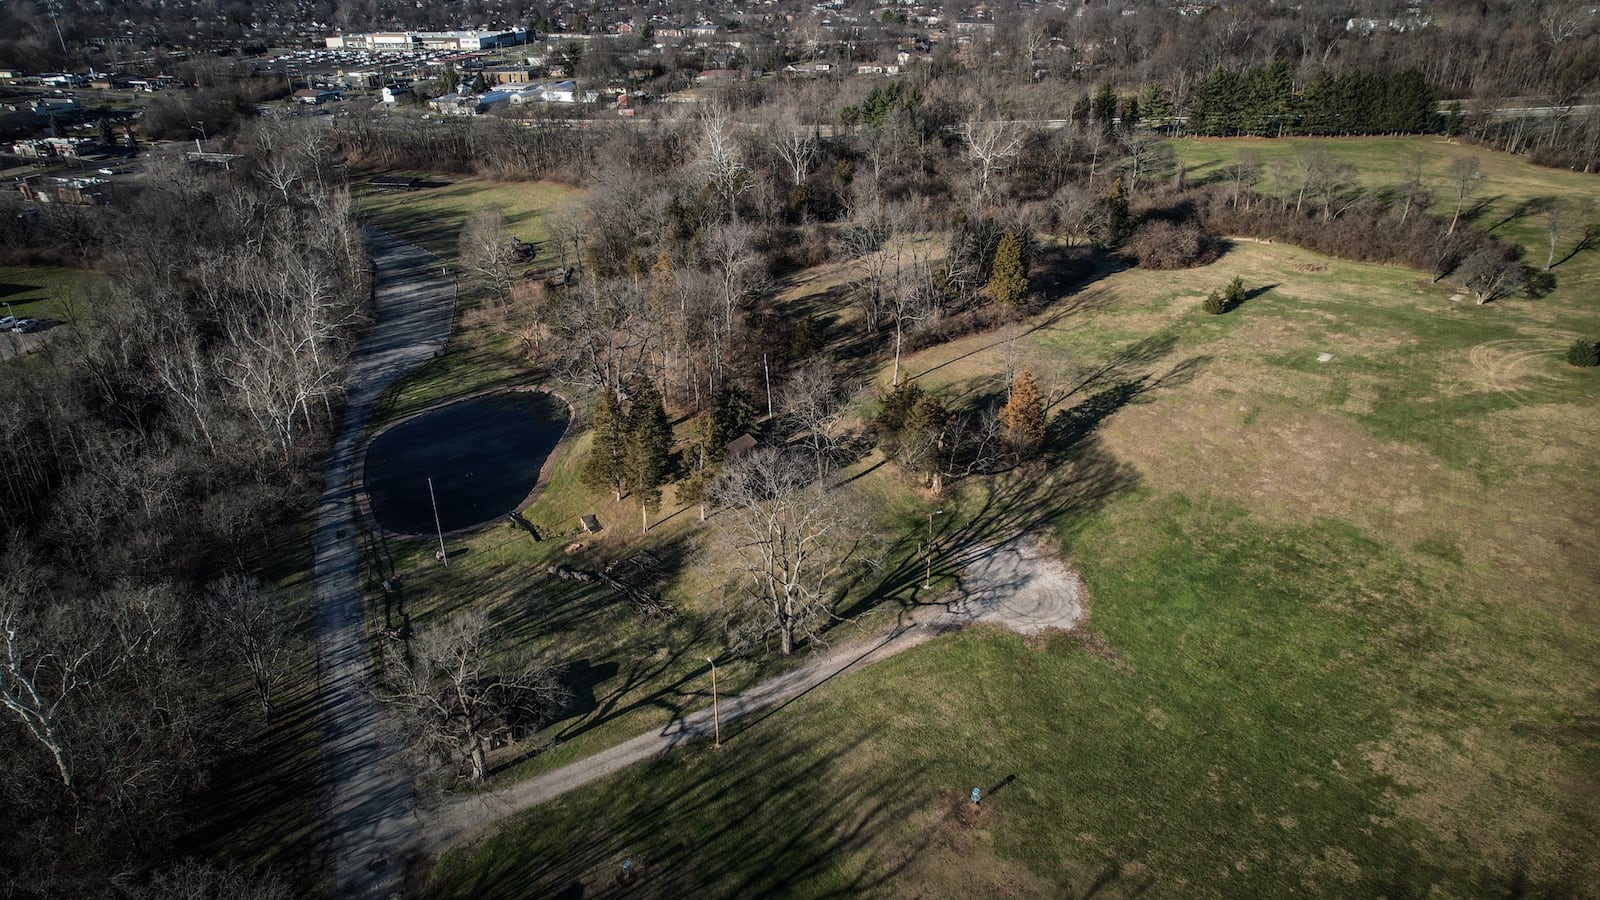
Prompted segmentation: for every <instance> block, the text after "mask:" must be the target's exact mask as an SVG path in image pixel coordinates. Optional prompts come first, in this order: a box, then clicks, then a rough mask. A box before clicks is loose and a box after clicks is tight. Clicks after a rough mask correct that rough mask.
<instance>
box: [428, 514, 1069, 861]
mask: <svg viewBox="0 0 1600 900" xmlns="http://www.w3.org/2000/svg"><path fill="white" fill-rule="evenodd" d="M954 562H955V564H956V565H957V566H958V567H959V571H960V584H959V586H958V587H957V588H956V590H955V591H953V592H952V594H951V596H950V597H949V598H948V599H947V600H946V601H945V602H943V603H938V604H932V605H929V606H927V607H924V608H921V609H918V610H915V611H913V613H911V614H908V615H906V616H903V617H902V618H901V621H900V622H898V623H897V624H896V625H895V626H894V627H893V628H890V629H888V630H887V631H886V632H884V633H882V634H879V635H875V636H872V637H870V638H867V639H865V640H861V641H853V642H850V643H849V644H846V645H844V646H841V647H839V648H838V649H835V650H833V651H831V652H829V653H827V654H825V655H821V656H818V657H817V658H815V659H813V660H811V661H809V662H807V663H806V664H805V665H803V666H801V667H799V668H797V669H794V670H793V671H790V672H786V673H784V674H783V675H780V676H778V677H776V678H773V679H771V680H769V681H766V682H763V683H762V684H760V685H757V686H756V687H755V688H753V689H751V690H749V691H747V692H745V693H743V694H739V695H735V696H729V697H723V698H722V699H721V702H720V704H719V710H718V711H719V712H720V714H721V719H722V736H723V737H724V738H725V739H726V738H728V737H730V736H731V735H733V734H734V733H735V729H733V728H731V727H730V726H731V725H732V723H734V722H736V721H737V720H739V719H741V718H743V717H745V716H748V715H750V714H751V713H754V712H758V711H761V710H764V709H768V708H771V707H774V706H776V705H778V704H781V703H784V702H785V701H788V700H792V699H794V698H796V697H799V696H800V695H802V694H804V693H806V692H807V691H810V690H811V689H812V688H815V687H817V686H818V685H820V684H822V683H823V682H825V681H828V680H829V679H831V678H833V677H835V676H837V675H842V674H845V673H847V672H854V671H859V670H860V669H862V668H865V667H866V666H869V665H871V664H873V663H875V662H878V661H880V660H883V659H887V658H889V657H891V656H894V655H895V654H897V653H900V652H903V651H905V650H909V649H911V648H912V647H915V646H917V645H919V644H922V643H924V642H926V641H928V640H930V639H932V638H934V637H937V636H938V635H941V634H945V633H947V632H950V631H955V630H957V629H960V628H964V627H966V626H968V625H972V624H974V623H977V622H992V623H995V624H999V625H1004V626H1005V627H1007V628H1010V629H1012V630H1013V631H1016V632H1018V633H1021V634H1027V635H1033V634H1038V633H1040V632H1042V631H1044V630H1046V629H1050V628H1061V629H1069V628H1072V627H1073V626H1074V625H1076V624H1078V622H1079V620H1080V619H1081V618H1082V617H1083V593H1082V583H1081V582H1080V581H1079V579H1078V577H1077V575H1076V574H1075V573H1074V572H1073V571H1072V570H1070V569H1068V568H1067V567H1066V565H1064V564H1063V563H1062V562H1061V561H1060V560H1059V559H1058V558H1056V557H1055V556H1054V555H1052V554H1051V553H1050V552H1049V551H1047V550H1045V549H1044V548H1042V547H1040V546H1039V545H1038V544H1036V543H1034V542H1032V541H1028V540H1018V541H1012V542H1009V543H1006V544H1003V545H999V546H995V545H978V546H974V547H972V548H970V549H968V550H967V551H966V552H964V553H956V554H954ZM712 733H713V722H712V711H711V710H710V709H702V710H699V711H698V712H694V713H690V714H689V715H686V716H682V717H680V718H677V719H674V720H672V721H671V722H669V723H667V725H666V726H665V727H663V728H660V729H657V730H652V731H648V732H645V733H644V734H641V735H638V736H637V737H634V738H632V739H630V740H628V741H625V742H623V743H621V744H618V745H616V746H614V747H610V748H608V749H606V750H602V751H600V752H599V753H596V754H593V755H592V756H587V757H585V758H583V759H580V760H577V761H576V762H573V763H570V764H568V765H565V766H562V767H561V768H559V769H553V770H551V771H549V772H546V773H545V774H543V775H540V776H537V777H535V778H530V779H528V780H527V781H522V782H518V783H516V784H511V785H507V786H506V787H504V788H500V789H498V790H492V791H487V792H484V793H482V794H476V795H473V796H470V797H464V798H461V799H458V800H455V801H453V802H450V803H448V804H447V805H445V806H443V807H440V808H438V809H436V810H434V811H432V812H429V813H427V814H425V816H424V818H425V819H426V821H427V827H426V828H424V829H421V830H420V831H419V833H418V840H419V847H420V849H422V850H423V851H424V852H425V853H426V854H428V855H433V854H437V853H438V852H440V851H442V850H444V849H446V848H448V847H449V846H450V845H451V844H454V843H455V842H457V841H459V840H461V839H462V838H465V837H467V836H469V835H471V834H472V833H474V832H476V831H478V830H480V829H482V828H485V827H486V826H488V825H491V824H493V823H494V822H496V821H498V820H499V819H502V818H505V817H506V816H509V815H511V814H513V813H515V812H518V811H519V810H523V809H527V808H529V807H532V806H537V805H539V804H541V803H544V802H546V801H549V800H553V799H555V798H556V797H559V796H561V795H562V794H565V793H567V792H568V791H571V790H574V789H576V788H579V787H582V786H583V785H586V784H589V783H590V782H593V781H596V780H598V779H600V778H604V777H605V776H607V775H610V774H612V773H614V772H617V771H619V770H621V769H623V768H626V767H627V766H630V765H632V764H634V763H636V762H642V761H644V760H646V759H650V758H652V757H656V756H660V755H662V754H665V753H667V752H669V751H671V750H672V749H673V748H674V747H677V746H678V745H679V744H681V743H683V742H684V741H686V740H690V739H693V738H706V737H710V736H711V735H712Z"/></svg>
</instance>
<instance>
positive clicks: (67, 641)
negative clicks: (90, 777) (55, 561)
mask: <svg viewBox="0 0 1600 900" xmlns="http://www.w3.org/2000/svg"><path fill="white" fill-rule="evenodd" d="M6 563H7V565H6V566H5V569H6V575H5V579H4V581H3V582H0V708H4V709H5V710H6V711H7V712H9V713H10V714H11V715H12V717H14V718H15V720H16V721H17V722H18V724H20V725H21V726H22V728H23V730H24V731H25V732H26V733H27V735H28V736H29V737H30V738H31V739H32V740H33V741H34V742H35V743H37V744H38V745H39V747H40V748H41V749H43V750H44V751H46V752H47V753H49V754H50V759H51V761H52V762H53V763H54V764H55V767H56V774H57V775H58V776H59V777H60V779H61V785H62V787H64V788H66V789H67V790H68V791H71V790H73V789H74V788H75V784H76V782H75V778H76V768H75V761H74V753H73V747H72V740H71V737H70V734H69V732H70V723H69V721H68V717H69V715H70V714H71V712H72V707H73V704H74V702H75V701H77V700H78V699H79V697H80V696H81V695H83V694H85V693H87V692H88V691H90V690H91V689H92V688H93V687H94V686H95V685H97V684H99V683H101V682H103V681H105V680H106V679H108V678H111V677H112V676H114V675H116V674H117V673H118V672H119V671H121V670H122V669H124V668H126V667H127V666H128V665H129V664H130V663H132V662H133V661H134V660H135V659H136V658H137V657H139V656H141V655H143V654H145V653H146V652H148V651H149V649H150V647H151V645H152V644H153V643H154V642H155V641H156V639H157V638H158V637H159V636H160V635H161V634H162V632H163V631H164V630H166V629H168V628H170V627H171V626H172V620H171V616H170V612H171V604H170V597H169V596H168V595H167V594H166V592H165V591H164V589H163V588H162V587H161V586H147V587H134V586H131V585H117V586H115V587H114V588H113V589H112V591H111V593H112V594H114V595H115V596H114V598H113V599H111V600H110V601H109V602H106V603H103V604H100V606H101V607H102V609H101V610H100V612H101V613H102V615H100V616H96V617H93V618H90V617H84V616H77V617H68V618H62V617H58V616H55V615H54V614H53V611H52V610H51V609H50V608H48V607H41V605H40V604H39V603H36V602H35V603H30V602H29V601H30V599H31V600H35V601H37V600H40V599H41V598H39V597H38V596H37V594H38V592H39V590H40V589H41V587H42V584H41V580H40V579H38V578H36V577H34V575H33V573H32V572H31V570H30V569H29V567H28V563H27V561H26V560H22V559H18V558H16V557H15V554H13V555H12V557H11V558H8V559H7V560H6ZM30 606H31V607H33V608H31V609H30V608H29V607H30Z"/></svg>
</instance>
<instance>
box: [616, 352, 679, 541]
mask: <svg viewBox="0 0 1600 900" xmlns="http://www.w3.org/2000/svg"><path fill="white" fill-rule="evenodd" d="M633 388H634V390H633V403H632V406H631V407H630V408H629V410H628V424H627V436H626V439H625V441H624V444H623V446H624V457H623V458H624V465H625V469H626V472H627V476H628V484H629V486H630V487H631V488H632V490H633V493H634V496H636V497H638V498H639V512H640V521H641V523H642V525H641V530H644V529H648V528H649V524H650V511H651V510H652V509H654V508H656V507H657V506H659V505H660V504H661V486H662V485H663V484H665V483H666V480H667V458H668V456H669V454H670V453H671V452H672V423H671V421H669V420H668V419H667V408H666V405H665V404H664V403H663V402H662V400H661V392H660V391H658V390H656V386H655V385H654V384H652V383H651V382H650V379H648V378H644V377H640V378H638V379H637V380H636V381H635V382H634V386H633Z"/></svg>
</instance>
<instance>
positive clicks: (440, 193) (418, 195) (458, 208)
mask: <svg viewBox="0 0 1600 900" xmlns="http://www.w3.org/2000/svg"><path fill="white" fill-rule="evenodd" d="M392 174H398V175H417V176H419V177H420V178H422V179H423V181H425V182H427V183H429V184H430V185H433V186H430V187H425V188H421V189H419V190H416V191H410V192H392V191H390V192H385V191H375V190H370V189H369V190H364V191H362V192H360V193H359V194H358V198H357V199H358V201H359V202H360V205H361V212H362V214H363V215H365V216H366V217H367V219H368V221H370V222H371V223H372V224H374V225H376V226H378V227H379V228H382V229H384V230H385V231H388V232H391V233H393V234H396V235H399V236H400V237H403V238H405V239H406V240H408V241H411V242H412V243H414V244H418V245H420V246H422V247H424V248H426V249H427V250H429V251H432V252H433V253H436V254H438V255H439V256H441V257H443V258H445V259H446V260H450V261H453V260H454V259H455V258H456V251H457V239H458V238H459V236H460V234H461V226H462V224H463V223H464V222H466V220H467V217H468V216H470V215H471V214H472V213H473V212H476V211H477V210H480V209H488V208H493V209H498V210H499V211H500V213H501V214H502V215H504V216H505V219H506V228H507V230H508V231H510V233H511V234H513V235H515V236H516V237H518V238H521V239H522V240H524V241H529V242H535V243H540V244H545V243H546V242H547V241H548V240H549V238H550V221H549V219H550V217H551V216H556V215H561V214H565V213H567V212H569V211H576V210H578V209H579V208H580V204H581V203H582V200H583V196H584V192H583V191H581V190H579V189H576V188H571V187H567V186H566V185H560V184H555V183H552V182H546V181H534V182H523V183H503V182H493V181H487V180H485V179H481V178H458V177H454V176H449V177H445V176H437V175H426V174H423V173H417V172H397V173H392ZM542 251H543V252H541V253H540V256H539V260H538V264H540V265H548V264H550V263H551V262H552V261H553V256H552V254H551V253H550V251H549V250H548V249H547V248H542Z"/></svg>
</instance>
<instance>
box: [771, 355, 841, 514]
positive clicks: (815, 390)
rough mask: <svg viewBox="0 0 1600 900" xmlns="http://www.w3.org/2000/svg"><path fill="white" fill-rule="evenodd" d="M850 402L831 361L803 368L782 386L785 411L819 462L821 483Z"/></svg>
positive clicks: (818, 469) (817, 362) (831, 462)
mask: <svg viewBox="0 0 1600 900" xmlns="http://www.w3.org/2000/svg"><path fill="white" fill-rule="evenodd" d="M847 399H848V396H847V393H846V391H844V390H843V389H842V385H840V383H839V375H838V372H837V371H836V370H835V369H834V366H833V363H832V361H830V360H818V361H816V362H813V363H811V364H809V365H806V366H803V367H802V368H800V369H798V370H796V371H795V373H794V374H793V375H791V376H790V377H789V381H788V382H787V383H786V384H784V386H783V401H782V402H783V411H784V413H785V414H786V415H788V416H789V417H790V418H791V419H793V420H794V423H795V424H796V425H798V426H799V428H800V430H801V431H802V432H803V433H802V435H801V437H800V440H801V442H802V443H803V444H805V446H806V449H808V450H809V451H810V452H811V456H812V458H813V459H814V460H816V464H817V483H818V484H821V483H823V481H824V480H825V479H826V478H827V475H828V470H829V469H830V468H831V467H832V465H833V455H834V442H835V437H834V434H833V431H834V429H835V428H836V427H837V426H838V424H839V418H840V415H841V414H842V413H843V412H844V408H845V401H846V400H847Z"/></svg>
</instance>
